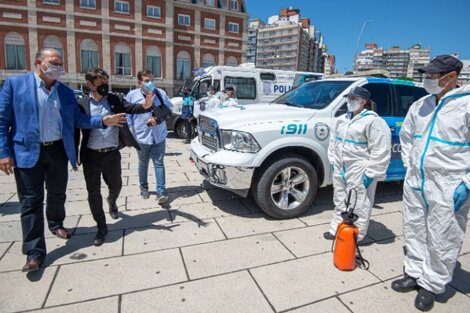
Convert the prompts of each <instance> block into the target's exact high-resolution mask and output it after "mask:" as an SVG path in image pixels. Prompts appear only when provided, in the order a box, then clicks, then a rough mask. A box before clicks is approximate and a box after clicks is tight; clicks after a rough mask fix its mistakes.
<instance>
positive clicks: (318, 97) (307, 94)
mask: <svg viewBox="0 0 470 313" xmlns="http://www.w3.org/2000/svg"><path fill="white" fill-rule="evenodd" d="M352 83H353V82H352V81H318V82H310V83H306V84H303V85H300V86H299V87H297V88H294V89H292V90H290V91H288V92H287V93H285V94H283V95H282V96H280V97H279V98H277V99H276V100H274V101H273V103H278V104H286V105H291V106H300V107H304V108H308V109H323V108H326V107H327V106H328V105H329V104H330V103H331V102H332V101H333V100H334V99H335V98H336V97H337V96H338V95H339V94H340V93H341V92H343V91H344V90H345V89H346V88H347V87H348V86H349V85H351V84H352Z"/></svg>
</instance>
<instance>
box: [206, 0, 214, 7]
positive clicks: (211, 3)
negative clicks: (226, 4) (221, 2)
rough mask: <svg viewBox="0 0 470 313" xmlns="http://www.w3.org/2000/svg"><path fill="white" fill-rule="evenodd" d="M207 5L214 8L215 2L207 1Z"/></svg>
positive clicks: (212, 0)
mask: <svg viewBox="0 0 470 313" xmlns="http://www.w3.org/2000/svg"><path fill="white" fill-rule="evenodd" d="M206 5H207V6H210V7H213V6H214V0H206Z"/></svg>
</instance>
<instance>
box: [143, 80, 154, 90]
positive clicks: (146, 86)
mask: <svg viewBox="0 0 470 313" xmlns="http://www.w3.org/2000/svg"><path fill="white" fill-rule="evenodd" d="M156 88H157V87H155V84H154V83H153V81H149V82H146V83H145V84H144V90H145V91H147V92H152V91H154V90H155V89H156Z"/></svg>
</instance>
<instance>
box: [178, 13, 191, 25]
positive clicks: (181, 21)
mask: <svg viewBox="0 0 470 313" xmlns="http://www.w3.org/2000/svg"><path fill="white" fill-rule="evenodd" d="M178 25H185V26H190V25H191V17H190V16H189V15H185V14H178Z"/></svg>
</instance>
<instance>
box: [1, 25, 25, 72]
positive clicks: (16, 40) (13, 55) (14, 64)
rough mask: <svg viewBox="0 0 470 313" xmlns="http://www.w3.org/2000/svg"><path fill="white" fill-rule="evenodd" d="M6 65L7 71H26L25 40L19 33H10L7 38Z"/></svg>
mask: <svg viewBox="0 0 470 313" xmlns="http://www.w3.org/2000/svg"><path fill="white" fill-rule="evenodd" d="M5 65H6V69H7V70H24V69H26V50H25V46H24V39H23V37H21V35H20V34H18V33H8V34H7V35H6V36H5Z"/></svg>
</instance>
